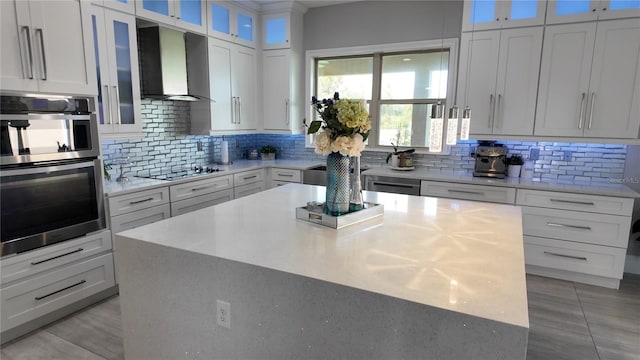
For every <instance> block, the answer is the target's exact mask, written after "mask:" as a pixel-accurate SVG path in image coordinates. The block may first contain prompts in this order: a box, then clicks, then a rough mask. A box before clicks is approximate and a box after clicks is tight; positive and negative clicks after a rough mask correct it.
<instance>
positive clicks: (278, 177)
mask: <svg viewBox="0 0 640 360" xmlns="http://www.w3.org/2000/svg"><path fill="white" fill-rule="evenodd" d="M301 182H302V172H301V171H300V170H295V169H284V168H270V169H269V188H270V189H271V188H274V187H277V186H281V185H286V184H290V183H301Z"/></svg>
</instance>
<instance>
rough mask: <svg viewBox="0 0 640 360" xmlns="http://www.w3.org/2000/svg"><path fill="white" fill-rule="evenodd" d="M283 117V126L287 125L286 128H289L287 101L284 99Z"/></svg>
mask: <svg viewBox="0 0 640 360" xmlns="http://www.w3.org/2000/svg"><path fill="white" fill-rule="evenodd" d="M284 116H285V118H284V119H285V124H287V126H289V124H290V123H291V119H290V116H291V115H290V114H289V99H285V100H284Z"/></svg>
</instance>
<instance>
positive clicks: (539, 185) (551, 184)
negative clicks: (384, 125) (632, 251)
mask: <svg viewBox="0 0 640 360" xmlns="http://www.w3.org/2000/svg"><path fill="white" fill-rule="evenodd" d="M364 174H365V175H377V176H390V177H399V178H412V179H420V180H433V181H446V182H455V183H462V184H475V185H491V186H502V187H511V188H518V189H534V190H546V191H563V192H577V193H583V194H592V195H604V196H619V197H628V198H636V197H640V194H639V193H637V192H636V191H634V190H632V189H631V188H629V187H628V186H626V185H624V184H617V183H598V182H579V181H554V180H541V179H525V178H514V177H506V178H504V179H495V178H488V177H474V176H473V173H472V172H471V171H468V170H435V169H429V168H427V167H416V169H415V170H410V171H398V170H393V169H391V168H390V167H388V166H378V167H371V168H370V169H369V170H367V171H366V172H364Z"/></svg>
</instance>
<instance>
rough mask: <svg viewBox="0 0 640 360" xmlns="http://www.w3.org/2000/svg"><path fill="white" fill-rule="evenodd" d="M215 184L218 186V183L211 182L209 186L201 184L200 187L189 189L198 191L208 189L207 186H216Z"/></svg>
mask: <svg viewBox="0 0 640 360" xmlns="http://www.w3.org/2000/svg"><path fill="white" fill-rule="evenodd" d="M216 186H218V185H216V184H213V185H211V186H201V187H197V188H193V189H191V191H200V190H204V189H208V188H211V187H216Z"/></svg>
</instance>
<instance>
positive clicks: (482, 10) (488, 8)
mask: <svg viewBox="0 0 640 360" xmlns="http://www.w3.org/2000/svg"><path fill="white" fill-rule="evenodd" d="M495 13H496V0H474V1H473V3H472V6H471V23H472V24H478V23H485V22H492V21H493V16H494V14H495Z"/></svg>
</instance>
